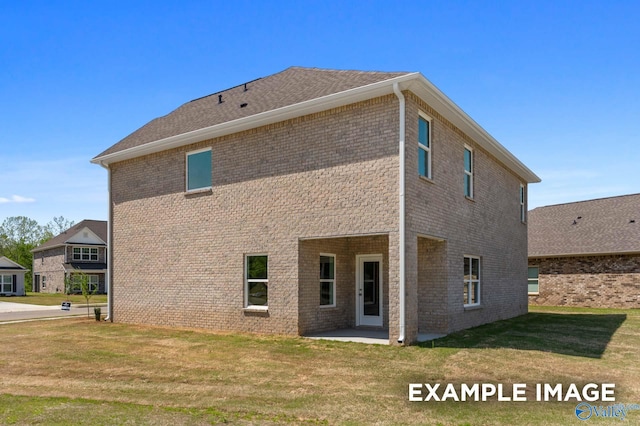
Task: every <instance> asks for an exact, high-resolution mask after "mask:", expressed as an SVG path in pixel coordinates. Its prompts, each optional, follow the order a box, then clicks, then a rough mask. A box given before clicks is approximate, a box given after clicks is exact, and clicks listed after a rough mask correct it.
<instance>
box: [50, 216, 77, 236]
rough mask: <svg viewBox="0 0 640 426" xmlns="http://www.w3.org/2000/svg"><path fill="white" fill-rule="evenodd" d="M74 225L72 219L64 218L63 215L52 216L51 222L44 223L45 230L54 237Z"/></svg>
mask: <svg viewBox="0 0 640 426" xmlns="http://www.w3.org/2000/svg"><path fill="white" fill-rule="evenodd" d="M73 225H74V222H73V221H72V220H69V219H66V218H65V217H64V216H58V217H54V218H53V219H52V220H51V222H49V223H47V224H46V225H45V230H46V231H47V232H49V233H50V234H51V237H54V236H56V235H58V234H61V233H63V232H64V231H66V230H67V229H69V228H71V227H72V226H73Z"/></svg>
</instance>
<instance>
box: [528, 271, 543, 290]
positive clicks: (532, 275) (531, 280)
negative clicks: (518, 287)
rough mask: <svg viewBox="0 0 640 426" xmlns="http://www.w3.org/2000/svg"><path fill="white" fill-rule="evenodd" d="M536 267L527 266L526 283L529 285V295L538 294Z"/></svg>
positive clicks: (538, 285)
mask: <svg viewBox="0 0 640 426" xmlns="http://www.w3.org/2000/svg"><path fill="white" fill-rule="evenodd" d="M538 271H539V270H538V267H537V266H529V271H528V277H527V281H528V284H529V294H538V292H539V291H540V284H539V282H538Z"/></svg>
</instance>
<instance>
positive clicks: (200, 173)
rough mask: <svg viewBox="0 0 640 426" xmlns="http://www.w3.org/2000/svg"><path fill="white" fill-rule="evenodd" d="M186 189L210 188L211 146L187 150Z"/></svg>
mask: <svg viewBox="0 0 640 426" xmlns="http://www.w3.org/2000/svg"><path fill="white" fill-rule="evenodd" d="M186 162H187V172H186V178H187V183H186V185H187V191H196V190H199V189H207V188H211V148H206V149H201V150H198V151H191V152H187V160H186Z"/></svg>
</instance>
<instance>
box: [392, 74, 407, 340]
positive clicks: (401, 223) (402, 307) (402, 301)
mask: <svg viewBox="0 0 640 426" xmlns="http://www.w3.org/2000/svg"><path fill="white" fill-rule="evenodd" d="M393 92H394V93H395V94H396V96H397V97H398V101H400V117H399V119H400V125H399V127H400V129H399V132H398V133H399V139H400V140H399V142H398V144H399V146H398V163H399V167H398V169H399V170H398V173H399V178H398V182H399V190H398V194H399V202H400V205H399V209H398V210H399V214H398V234H399V238H398V239H399V242H398V245H399V250H398V252H399V253H398V254H399V265H398V266H399V271H398V281H399V283H398V287H399V295H398V296H399V300H398V304H399V311H400V312H399V315H400V333H399V335H398V343H400V344H403V343H404V340H405V329H406V298H405V284H406V282H405V280H406V276H405V269H406V265H405V238H406V236H405V196H404V192H405V182H404V180H405V168H406V167H405V153H404V151H405V144H404V139H405V99H404V95H403V94H402V92H401V91H400V88H399V87H398V83H397V82H395V83H393Z"/></svg>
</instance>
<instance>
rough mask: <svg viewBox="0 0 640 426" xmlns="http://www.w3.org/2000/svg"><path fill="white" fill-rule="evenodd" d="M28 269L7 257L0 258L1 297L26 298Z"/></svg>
mask: <svg viewBox="0 0 640 426" xmlns="http://www.w3.org/2000/svg"><path fill="white" fill-rule="evenodd" d="M26 272H27V268H25V267H24V266H22V265H20V264H18V263H16V262H14V261H13V260H11V259H9V258H8V257H6V256H2V257H0V296H24V295H25V294H26V293H25V291H24V274H25V273H26Z"/></svg>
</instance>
